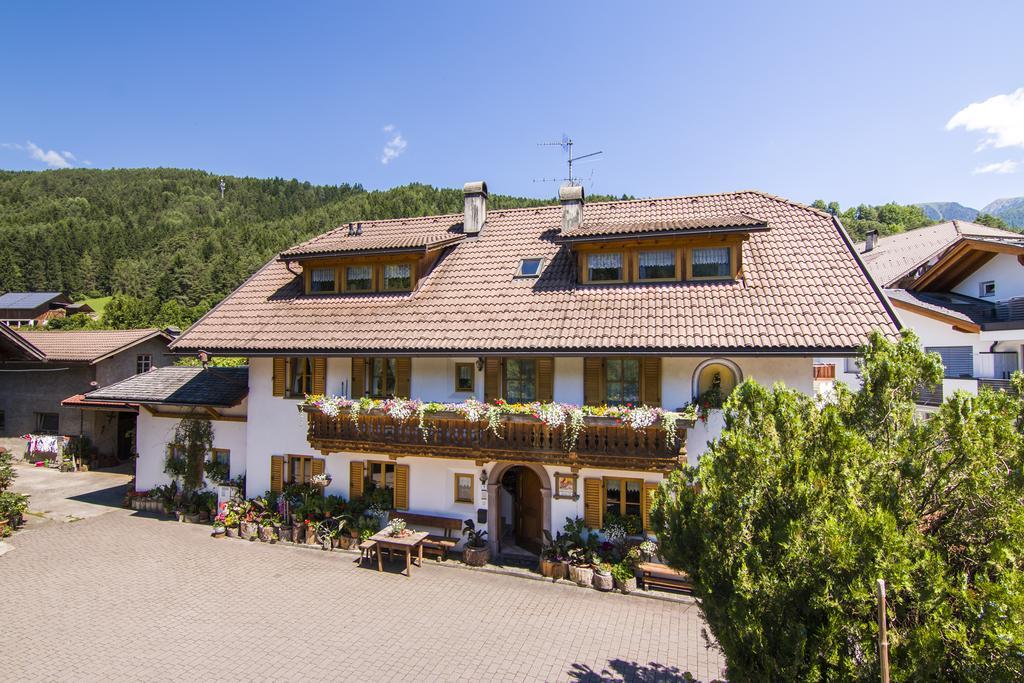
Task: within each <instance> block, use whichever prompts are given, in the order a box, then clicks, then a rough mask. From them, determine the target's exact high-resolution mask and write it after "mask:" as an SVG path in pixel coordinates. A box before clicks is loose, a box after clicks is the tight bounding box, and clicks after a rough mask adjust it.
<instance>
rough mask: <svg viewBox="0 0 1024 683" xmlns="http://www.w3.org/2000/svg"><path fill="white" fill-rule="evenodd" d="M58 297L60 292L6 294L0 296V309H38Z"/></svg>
mask: <svg viewBox="0 0 1024 683" xmlns="http://www.w3.org/2000/svg"><path fill="white" fill-rule="evenodd" d="M60 296H63V295H62V294H61V293H60V292H7V293H6V294H2V295H0V308H29V309H31V308H38V307H39V306H42V305H43V304H48V303H50V302H51V301H53V300H54V299H56V298H57V297H60Z"/></svg>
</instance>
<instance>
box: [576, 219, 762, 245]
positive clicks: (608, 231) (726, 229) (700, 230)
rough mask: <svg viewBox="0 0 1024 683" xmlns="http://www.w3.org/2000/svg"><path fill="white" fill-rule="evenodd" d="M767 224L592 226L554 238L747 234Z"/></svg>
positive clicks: (584, 240) (581, 240)
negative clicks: (646, 227)
mask: <svg viewBox="0 0 1024 683" xmlns="http://www.w3.org/2000/svg"><path fill="white" fill-rule="evenodd" d="M767 230H768V224H767V223H766V222H764V221H756V222H752V223H748V224H745V225H724V226H708V227H678V228H673V227H667V228H666V227H657V225H656V224H652V226H651V227H650V228H649V229H640V230H630V231H620V229H619V228H618V227H617V226H614V225H610V226H606V227H604V228H594V229H592V230H589V231H579V232H570V233H566V234H565V235H562V236H560V237H558V238H557V239H556V241H557V242H559V243H562V244H585V243H588V242H611V241H619V240H644V239H658V238H666V237H669V238H680V237H701V236H708V235H740V236H747V235H749V234H750V233H752V232H765V231H767Z"/></svg>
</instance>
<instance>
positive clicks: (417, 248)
mask: <svg viewBox="0 0 1024 683" xmlns="http://www.w3.org/2000/svg"><path fill="white" fill-rule="evenodd" d="M465 237H466V236H465V235H461V234H459V235H451V236H448V237H445V238H443V239H437V240H433V241H430V242H425V243H423V244H417V245H412V246H395V247H368V248H366V249H358V248H356V249H333V250H332V249H325V250H322V251H311V252H307V251H302V252H295V251H283V252H281V255H280V256H278V257H277V260H278V261H281V262H284V263H294V262H301V261H310V260H313V259H323V258H357V257H363V256H394V255H400V254H412V255H416V256H422V255H423V254H427V253H429V252H431V251H436V250H438V249H444V248H445V247H449V246H451V245H453V244H457V243H458V242H461V241H462V240H463V239H465Z"/></svg>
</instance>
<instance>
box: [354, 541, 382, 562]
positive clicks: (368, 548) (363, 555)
mask: <svg viewBox="0 0 1024 683" xmlns="http://www.w3.org/2000/svg"><path fill="white" fill-rule="evenodd" d="M379 552H380V550H378V549H377V541H371V540H365V541H363V542H362V543H360V544H359V564H360V565H361V564H362V563H363V560H370V561H371V562H372V561H373V556H374V553H379Z"/></svg>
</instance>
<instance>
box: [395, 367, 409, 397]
mask: <svg viewBox="0 0 1024 683" xmlns="http://www.w3.org/2000/svg"><path fill="white" fill-rule="evenodd" d="M410 393H412V358H396V359H395V397H397V398H412V397H411V396H410V395H409V394H410Z"/></svg>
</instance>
